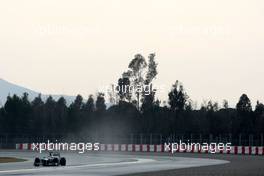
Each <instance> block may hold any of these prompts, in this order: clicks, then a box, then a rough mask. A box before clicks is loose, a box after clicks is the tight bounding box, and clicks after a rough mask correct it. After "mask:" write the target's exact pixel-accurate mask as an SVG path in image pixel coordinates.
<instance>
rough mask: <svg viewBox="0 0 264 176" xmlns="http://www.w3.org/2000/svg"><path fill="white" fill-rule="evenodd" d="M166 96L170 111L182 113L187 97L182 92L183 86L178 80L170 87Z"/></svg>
mask: <svg viewBox="0 0 264 176" xmlns="http://www.w3.org/2000/svg"><path fill="white" fill-rule="evenodd" d="M168 96H169V105H170V108H171V110H175V111H182V110H183V109H184V107H185V105H186V102H187V100H188V95H187V94H186V92H185V91H184V88H183V85H182V84H181V83H180V82H179V81H178V80H177V81H176V82H175V84H173V85H172V89H171V91H170V92H169V94H168Z"/></svg>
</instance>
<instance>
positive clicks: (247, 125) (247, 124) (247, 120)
mask: <svg viewBox="0 0 264 176" xmlns="http://www.w3.org/2000/svg"><path fill="white" fill-rule="evenodd" d="M236 109H237V112H238V116H237V118H236V119H235V122H234V123H235V124H237V125H236V128H237V131H238V132H240V133H245V134H247V135H248V134H250V133H253V132H254V131H255V129H254V121H255V119H254V118H253V114H252V106H251V102H250V99H249V98H248V96H247V95H246V94H242V95H241V97H240V99H239V101H238V103H237V105H236Z"/></svg>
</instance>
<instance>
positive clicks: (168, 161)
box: [0, 151, 229, 176]
mask: <svg viewBox="0 0 264 176" xmlns="http://www.w3.org/2000/svg"><path fill="white" fill-rule="evenodd" d="M61 155H62V156H64V157H66V160H67V166H64V167H62V166H59V167H55V166H53V167H34V166H33V160H34V158H35V157H36V156H41V155H40V154H38V153H36V152H29V151H27V152H23V151H0V157H3V156H8V157H18V158H24V159H27V160H28V161H25V162H17V163H5V164H0V175H16V176H17V175H19V176H21V175H42V176H44V175H64V176H66V175H87V176H103V175H104V176H105V175H127V174H136V173H146V174H150V175H155V174H154V173H153V172H157V171H159V172H160V171H165V170H175V169H176V170H177V169H182V168H185V169H190V168H193V167H202V166H206V167H209V166H215V165H219V166H220V165H223V164H228V163H229V161H225V160H219V159H208V158H192V157H184V156H181V157H176V156H163V155H156V154H155V153H148V155H146V154H139V153H138V154H129V153H125V154H124V153H123V154H116V153H99V152H98V153H85V154H77V153H73V152H67V153H61ZM42 156H44V155H43V154H42Z"/></svg>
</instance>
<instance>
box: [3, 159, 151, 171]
mask: <svg viewBox="0 0 264 176" xmlns="http://www.w3.org/2000/svg"><path fill="white" fill-rule="evenodd" d="M131 159H133V158H131ZM134 159H135V160H136V161H126V162H117V163H98V164H86V165H78V166H65V167H64V166H61V167H55V166H54V167H49V168H32V169H16V170H2V171H0V173H14V172H15V173H19V172H32V171H53V170H62V169H72V168H81V167H97V166H116V165H127V164H140V163H150V162H154V161H155V160H153V159H142V158H134Z"/></svg>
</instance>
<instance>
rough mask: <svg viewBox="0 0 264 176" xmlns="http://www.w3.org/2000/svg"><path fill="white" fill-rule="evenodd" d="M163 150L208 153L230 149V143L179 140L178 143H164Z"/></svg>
mask: <svg viewBox="0 0 264 176" xmlns="http://www.w3.org/2000/svg"><path fill="white" fill-rule="evenodd" d="M164 150H165V151H166V152H171V153H172V154H173V153H175V152H177V151H180V152H183V151H192V150H194V151H201V152H205V151H208V153H217V152H218V151H227V152H228V151H231V143H225V144H224V143H209V144H208V143H201V144H200V143H189V142H187V143H185V142H182V141H181V140H180V143H165V144H164Z"/></svg>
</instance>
